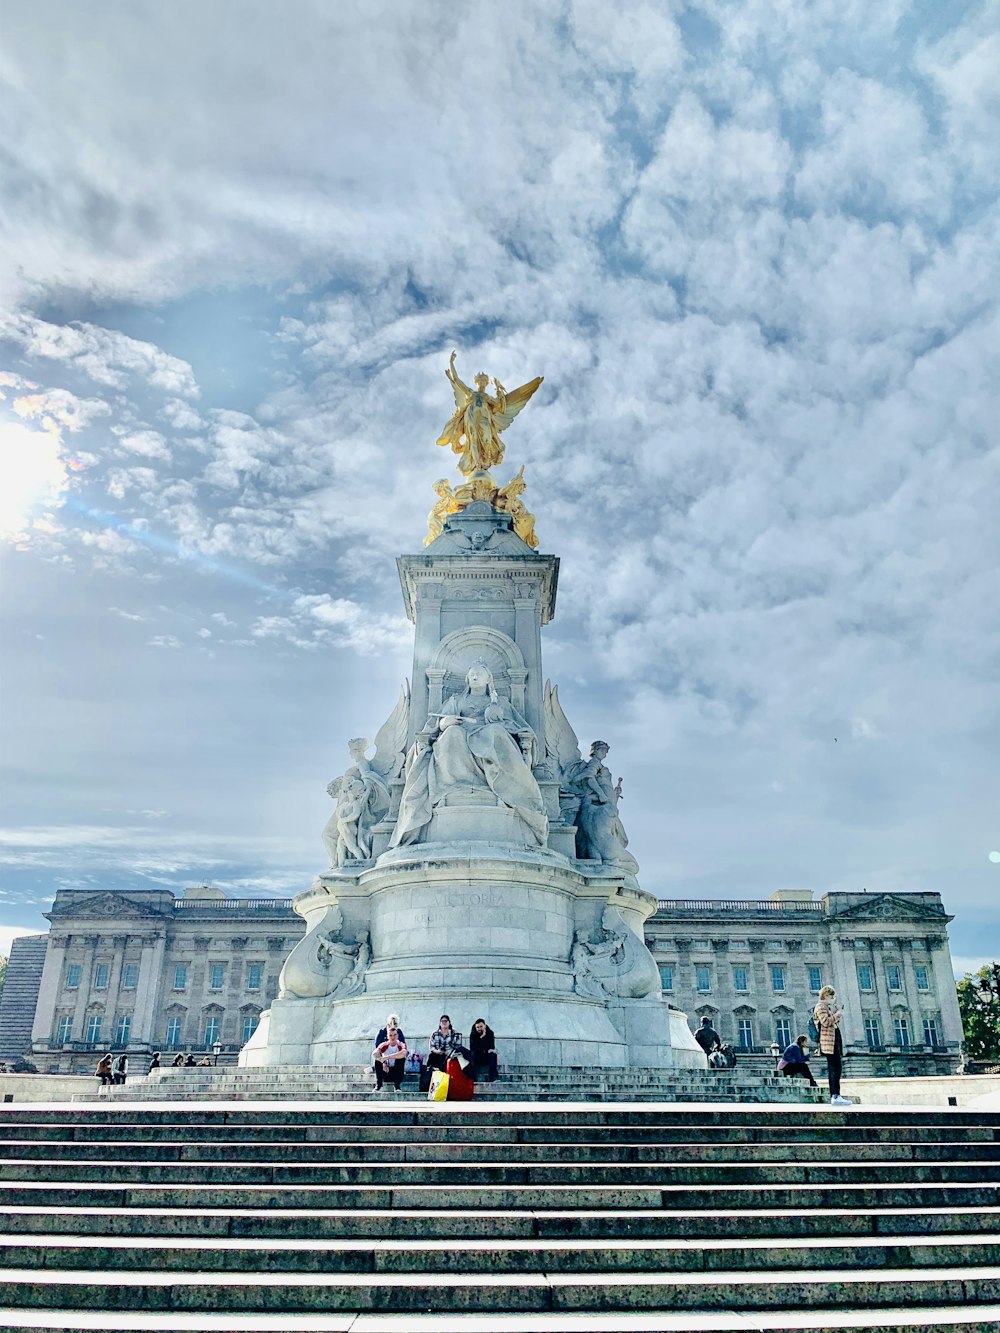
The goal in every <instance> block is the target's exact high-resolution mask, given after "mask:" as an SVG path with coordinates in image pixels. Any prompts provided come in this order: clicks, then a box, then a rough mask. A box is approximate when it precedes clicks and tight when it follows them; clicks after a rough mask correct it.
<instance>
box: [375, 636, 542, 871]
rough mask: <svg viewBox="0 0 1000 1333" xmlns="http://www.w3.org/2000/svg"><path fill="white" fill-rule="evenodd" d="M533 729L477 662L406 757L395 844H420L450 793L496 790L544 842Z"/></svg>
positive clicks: (538, 840) (430, 719)
mask: <svg viewBox="0 0 1000 1333" xmlns="http://www.w3.org/2000/svg"><path fill="white" fill-rule="evenodd" d="M536 748H537V747H536V739H535V733H534V731H533V730H532V729H531V727H530V726H529V725H528V723H527V721H526V720H525V719H524V718H523V717H522V716H521V714H520V713H519V712H518V711H517V709H516V708H514V707H513V705H512V704H511V703H509V702H508V701H507V700H506V699H503V698H501V697H500V695H499V694H498V692H497V689H496V686H495V685H494V681H493V673H492V671H491V670H490V669H489V667H488V666H487V665H486V663H485V662H482V661H480V662H475V663H473V665H472V666H471V667H470V668H469V670H468V672H467V673H466V677H465V688H464V689H463V690H462V691H461V693H456V694H452V695H450V696H449V697H448V698H447V699H446V700H445V701H444V702H443V703H442V705H441V709H440V711H439V712H432V713H429V714H428V717H427V723H426V725H425V727H424V729H423V731H421V732H419V733H418V735H417V737H416V740H415V741H414V743H413V746H412V747H411V749H410V753H409V755H408V757H407V760H406V782H405V785H404V787H403V795H402V798H401V800H400V803H399V817H398V819H397V821H396V827H395V829H394V830H393V834H392V838H391V840H390V846H392V847H397V846H400V845H405V844H407V843H414V842H419V841H420V840H421V838H422V837H423V835H424V831H425V829H426V827H427V825H428V824H429V823H430V820H431V816H432V814H433V812H434V807H435V806H437V805H439V804H440V803H441V802H442V801H445V800H446V799H447V798H448V796H449V795H450V794H452V793H455V792H459V791H463V790H464V791H472V792H475V791H476V790H477V789H478V790H480V791H483V792H487V791H488V792H492V794H493V796H494V797H495V798H497V800H498V801H499V802H500V803H502V804H503V805H506V806H509V807H510V809H512V810H514V811H515V812H516V813H517V815H518V816H519V817H520V819H521V821H522V822H523V823H524V824H525V825H526V826H527V828H528V829H529V830H530V831H531V833H532V835H533V837H534V839H535V841H536V842H537V843H538V844H539V845H542V846H544V844H545V840H546V838H547V837H548V819H547V817H546V814H545V805H544V802H543V800H542V794H541V792H540V791H539V790H538V783H537V782H536V781H535V778H534V776H533V775H532V771H531V766H532V764H533V763H534V760H535V757H536Z"/></svg>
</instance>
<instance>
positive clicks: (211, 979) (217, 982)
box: [208, 963, 226, 990]
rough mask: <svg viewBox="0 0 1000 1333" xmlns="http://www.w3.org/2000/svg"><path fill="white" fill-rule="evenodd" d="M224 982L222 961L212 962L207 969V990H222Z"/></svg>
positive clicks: (224, 970) (224, 974)
mask: <svg viewBox="0 0 1000 1333" xmlns="http://www.w3.org/2000/svg"><path fill="white" fill-rule="evenodd" d="M225 984H226V967H225V964H224V963H213V964H212V966H211V967H210V968H209V969H208V988H209V990H222V988H223V986H224V985H225Z"/></svg>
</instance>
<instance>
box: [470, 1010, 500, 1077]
mask: <svg viewBox="0 0 1000 1333" xmlns="http://www.w3.org/2000/svg"><path fill="white" fill-rule="evenodd" d="M469 1049H470V1050H471V1051H472V1077H473V1079H474V1081H475V1082H476V1083H480V1082H482V1080H483V1079H484V1078H485V1079H486V1080H487V1082H489V1083H493V1082H495V1081H496V1079H497V1076H498V1070H497V1039H496V1037H495V1036H494V1035H493V1029H492V1028H491V1027H490V1026H489V1024H488V1023H487V1022H486V1019H485V1018H477V1019H476V1021H475V1022H474V1023H473V1025H472V1031H471V1032H470V1033H469Z"/></svg>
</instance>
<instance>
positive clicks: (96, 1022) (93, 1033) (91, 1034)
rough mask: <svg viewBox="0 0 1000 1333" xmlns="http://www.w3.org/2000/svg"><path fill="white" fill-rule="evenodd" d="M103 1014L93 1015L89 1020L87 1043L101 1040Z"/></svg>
mask: <svg viewBox="0 0 1000 1333" xmlns="http://www.w3.org/2000/svg"><path fill="white" fill-rule="evenodd" d="M103 1021H104V1020H103V1017H102V1015H101V1014H91V1015H90V1016H89V1017H88V1019H87V1038H86V1039H87V1041H100V1040H101V1024H102V1023H103Z"/></svg>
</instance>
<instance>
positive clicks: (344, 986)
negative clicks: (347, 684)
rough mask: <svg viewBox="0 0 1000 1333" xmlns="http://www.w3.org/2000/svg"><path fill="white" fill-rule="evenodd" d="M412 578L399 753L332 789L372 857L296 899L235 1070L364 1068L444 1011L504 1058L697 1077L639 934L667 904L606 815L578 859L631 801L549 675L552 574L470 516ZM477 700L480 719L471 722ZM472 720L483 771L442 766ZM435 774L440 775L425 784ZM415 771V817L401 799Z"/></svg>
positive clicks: (488, 514) (503, 527)
mask: <svg viewBox="0 0 1000 1333" xmlns="http://www.w3.org/2000/svg"><path fill="white" fill-rule="evenodd" d="M399 568H400V577H401V581H402V584H403V594H404V602H405V606H406V610H407V614H408V615H409V616H410V618H411V619H412V620H413V621H414V624H415V638H414V659H413V684H412V690H411V691H409V692H407V691H406V690H405V689H404V691H403V693H402V695H401V703H400V705H398V706H397V710H396V712H395V713H394V714H393V716H392V717H391V718H390V720H389V722H387V723H386V725H385V727H383V729H382V731H381V732H380V733H379V734H380V737H383V738H385V737H391V738H392V739H391V744H390V742H389V740H384V741H383V744H382V745H381V746H380V745H379V742H376V755H375V757H374V758H373V759H372V760H370V761H369V760H368V759H367V758H366V757H365V748H366V746H367V742H355V743H354V748H353V749H352V755H353V756H354V758H355V760H356V766H355V767H354V768H352V769H350V770H348V773H347V774H345V776H344V778H343V779H342V780H341V785H342V786H343V788H344V789H345V790H353V791H354V792H355V793H357V794H359V796H358V799H359V801H360V804H359V805H358V806H357V807H356V811H357V809H361V810H362V815H361V816H360V818H361V819H362V820H363V819H364V818H365V817H366V813H367V811H368V810H369V809H370V810H371V811H372V822H371V825H370V827H368V828H366V829H365V830H363V831H364V832H365V833H366V834H367V836H366V837H362V838H361V839H360V843H359V845H364V846H365V847H367V848H370V859H368V860H365V861H357V860H351V859H350V857H349V856H348V857H347V858H346V864H344V865H342V866H340V867H339V868H335V869H331V870H329V871H327V872H326V873H324V874H322V875H320V876H319V878H318V879H317V880H316V882H315V883H314V884H313V886H312V888H311V889H309V890H308V891H307V892H306V893H304V894H301V895H300V896H299V898H297V899H296V901H295V909H296V911H297V912H299V913H300V914H301V915H302V916H303V917H304V918H305V920H306V921H307V923H308V931H307V934H306V936H305V938H304V939H303V940H302V941H301V942H300V943H299V944H298V945H297V946H296V948H295V950H294V951H293V953H292V954H291V955H290V956H289V958H288V960H287V961H286V964H285V968H284V971H283V973H282V994H281V996H280V998H279V999H277V1000H276V1001H274V1003H273V1004H272V1006H271V1009H270V1011H269V1013H267V1014H265V1015H263V1016H262V1020H261V1024H260V1027H259V1028H258V1030H257V1032H256V1033H255V1035H254V1037H253V1038H252V1039H251V1041H250V1042H249V1043H248V1044H247V1046H246V1047H244V1049H243V1051H242V1053H241V1055H240V1064H241V1065H244V1066H287V1065H300V1064H301V1065H310V1066H314V1067H315V1066H355V1067H357V1066H359V1065H367V1064H369V1063H370V1060H371V1052H372V1045H373V1042H374V1038H375V1035H376V1033H377V1032H378V1030H379V1029H380V1028H381V1027H382V1026H383V1025H384V1024H385V1020H386V1017H387V1016H388V1015H389V1014H390V1013H396V1014H398V1015H399V1017H400V1020H401V1024H402V1027H403V1031H404V1032H405V1034H406V1037H407V1041H408V1044H409V1045H410V1047H411V1049H415V1050H424V1051H425V1050H426V1049H427V1042H428V1038H429V1035H430V1033H431V1032H433V1031H434V1030H435V1029H436V1027H437V1025H438V1020H439V1018H440V1016H441V1015H442V1014H443V1013H447V1014H448V1015H449V1016H450V1017H451V1020H452V1024H453V1026H454V1027H455V1028H456V1029H457V1030H458V1031H460V1032H461V1033H463V1035H464V1038H465V1040H466V1042H467V1041H468V1036H469V1031H470V1029H471V1026H472V1024H473V1023H474V1021H475V1020H476V1019H478V1018H484V1019H485V1020H486V1022H487V1023H488V1024H489V1025H490V1027H491V1028H492V1029H493V1031H494V1033H495V1034H496V1039H497V1047H498V1051H499V1053H500V1059H501V1062H502V1063H503V1064H507V1065H515V1066H521V1067H525V1068H538V1069H544V1068H565V1067H568V1066H584V1067H593V1068H604V1069H623V1068H629V1067H632V1068H637V1069H669V1068H677V1067H686V1068H695V1069H704V1068H705V1057H704V1054H703V1053H702V1051H701V1049H700V1047H699V1046H698V1045H697V1043H696V1042H695V1040H694V1038H693V1036H692V1035H691V1033H690V1031H689V1029H688V1026H687V1022H686V1021H685V1016H684V1015H683V1014H680V1013H679V1012H678V1011H676V1010H672V1009H671V1008H670V1006H669V1005H667V1004H666V1003H665V1002H664V1001H663V999H662V997H661V994H660V982H659V973H658V970H657V967H656V964H655V962H654V960H653V957H652V955H651V954H650V953H649V951H648V949H647V948H646V946H645V943H644V940H643V922H644V921H645V920H646V918H647V917H648V916H650V915H651V913H652V912H653V911H655V909H656V900H655V899H654V898H653V896H652V895H651V894H648V893H646V892H644V891H643V890H642V889H640V888H639V886H638V883H637V881H636V879H635V869H636V867H635V862H634V860H633V859H632V858H631V857H630V856H629V855H628V853H627V852H626V850H625V839H624V834H623V833H622V832H621V830H620V825H612V824H610V823H608V820H607V816H605V824H604V833H603V835H602V839H603V841H600V845H598V840H596V839H595V838H594V837H593V835H591V836H592V840H593V841H594V846H593V849H592V850H590V851H589V852H588V848H587V845H585V844H586V837H585V836H584V845H581V846H580V847H578V845H577V844H578V830H577V828H576V827H575V826H574V824H573V813H572V812H573V809H574V808H576V809H578V810H580V812H581V816H582V814H583V813H587V815H588V818H589V819H590V821H591V827H592V828H593V826H594V818H595V816H594V814H593V811H594V810H598V811H601V810H603V811H605V812H607V811H610V812H612V813H613V812H615V811H616V810H617V799H618V792H617V791H616V790H613V785H612V783H611V779H610V776H609V774H608V772H607V770H606V769H603V768H601V769H600V774H598V770H597V767H595V765H600V764H601V763H602V762H603V759H599V760H594V759H593V756H592V757H591V760H590V761H583V760H582V759H581V756H580V750H579V746H578V742H577V740H576V737H575V736H574V735H573V732H572V728H571V727H570V726H569V723H568V721H567V720H566V718H565V716H564V715H563V714H562V711H561V707H560V706H559V704H558V696H557V694H556V692H554V691H550V690H548V689H547V688H546V686H545V682H544V679H543V675H542V664H541V628H542V626H543V625H544V624H546V623H547V622H548V620H550V619H551V617H552V615H553V614H554V611H555V590H556V578H557V574H558V561H557V560H556V559H555V557H554V556H550V555H538V554H536V553H535V552H534V551H533V550H531V548H530V547H528V546H526V545H525V543H524V542H522V541H521V539H520V538H519V537H517V536H516V535H515V533H514V532H513V531H512V530H511V522H510V516H509V515H508V514H502V513H497V512H496V511H494V510H492V509H491V508H490V506H489V505H488V504H472V505H470V506H469V507H468V508H467V509H466V510H465V511H464V512H463V513H461V514H457V515H455V516H453V517H452V518H450V519H449V520H448V521H447V523H446V525H445V529H444V532H443V533H442V534H441V536H440V537H438V538H437V540H436V541H434V542H433V543H432V544H431V545H430V546H429V547H428V549H427V552H426V554H424V555H421V556H404V557H402V558H401V559H400V561H399ZM477 673H479V674H478V676H477ZM486 678H488V682H489V695H488V696H487V695H486V694H485V693H484V689H485V686H484V680H485V679H486ZM470 681H471V682H472V684H469V682H470ZM477 681H478V683H476V682H477ZM463 687H466V688H465V690H464V693H463ZM475 690H478V691H479V694H478V698H479V704H478V708H479V711H478V712H476V711H475V706H474V705H469V706H468V710H467V712H466V713H464V714H462V713H461V710H462V708H463V707H466V703H467V701H468V700H469V699H470V698H471V697H472V695H471V694H470V691H475ZM491 700H492V702H490V701H491ZM487 705H489V711H488V712H487V711H486V706H487ZM400 710H403V711H400ZM442 718H444V719H445V722H444V723H443V724H442V723H441V722H440V719H442ZM460 725H467V726H468V727H469V728H470V730H469V731H467V732H465V733H462V732H461V731H455V732H450V733H449V734H450V736H451V737H456V738H457V737H458V736H460V735H462V734H465V735H473V736H475V735H480V734H483V735H487V737H488V739H487V740H486V741H484V742H483V743H482V744H481V745H480V749H479V754H480V757H481V760H482V763H481V770H480V771H478V772H477V770H476V767H475V764H474V763H469V762H466V761H465V760H463V762H462V763H460V764H459V765H458V766H457V768H456V767H455V766H454V764H453V762H452V761H448V760H447V759H439V758H438V756H439V755H442V754H445V755H446V754H447V753H448V750H449V746H451V745H452V744H453V742H452V741H451V740H449V741H447V742H444V741H442V739H441V738H442V737H443V735H444V734H445V728H446V727H452V726H460ZM487 727H493V728H494V729H495V730H494V732H492V733H489V732H486V731H485V730H483V729H485V728H487ZM496 729H503V734H499V735H497V734H496ZM511 737H516V744H515V743H512V740H511V739H510V738H511ZM466 744H467V745H469V746H470V750H469V753H470V754H474V753H475V751H474V750H473V749H472V742H466ZM477 744H479V742H477ZM437 745H440V746H441V749H435V748H433V747H435V746H437ZM404 752H405V754H406V756H407V758H406V763H405V766H404V763H403V754H404ZM605 753H606V750H605ZM387 755H388V757H386V756H387ZM421 756H422V758H421ZM449 763H451V767H449ZM434 765H437V767H433V766H434ZM581 770H586V771H584V772H582V775H581V772H580V771H581ZM373 771H374V772H375V773H376V774H377V777H371V776H370V774H371V773H372V772H373ZM429 772H432V773H433V774H434V779H433V782H432V781H431V780H430V778H428V777H420V775H421V774H427V773H429ZM458 772H460V773H461V776H452V775H454V774H456V773H458ZM573 774H576V775H577V776H575V777H573V776H572V775H573ZM601 775H603V777H602V776H601ZM418 777H420V781H421V782H422V783H423V786H422V787H420V788H419V791H420V795H419V798H418V797H416V796H412V795H411V796H410V797H409V799H410V807H409V809H410V811H411V813H410V814H407V816H406V820H405V821H404V819H403V817H402V816H401V815H400V809H401V797H403V795H404V790H405V791H406V792H413V791H417V789H418ZM602 781H603V782H604V786H603V787H602V786H600V785H599V783H600V782H602ZM366 782H367V783H368V787H367V788H366V787H365V786H364V784H365V783H366ZM574 782H575V784H576V786H575V788H574V786H573V783H574ZM408 783H409V784H411V785H410V786H407V784H408ZM567 783H568V784H569V786H568V787H567ZM337 790H338V791H339V790H340V787H338V789H337ZM366 790H368V791H370V792H371V793H372V796H371V805H367V804H365V802H366V801H367V800H368V797H366V796H365V795H364V792H365V791H366ZM574 790H575V792H576V796H575V806H574ZM504 795H506V796H507V797H508V798H509V800H510V802H511V804H507V803H505V800H504V799H503V796H504ZM405 799H406V798H404V807H403V808H404V809H406V808H407V807H406V805H405ZM582 799H585V800H588V801H590V802H591V803H592V804H591V805H590V806H588V807H587V810H586V812H585V811H584V808H583V807H582V806H581V800H582ZM413 810H417V811H418V813H419V817H414V815H413V814H412V811H413ZM519 810H520V813H518V811H519ZM376 811H377V817H376ZM526 811H527V815H526V814H525V812H526ZM355 818H359V816H358V815H357V813H356V812H355ZM334 822H335V821H334ZM616 829H617V831H615V830H616ZM609 830H610V832H609ZM540 842H541V843H542V845H539V843H540ZM393 843H397V844H399V845H396V846H393ZM581 850H582V851H584V852H587V853H588V854H589V855H593V856H595V857H601V858H603V859H595V860H581V859H578V855H577V854H578V852H579V851H581ZM616 856H617V859H616Z"/></svg>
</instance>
